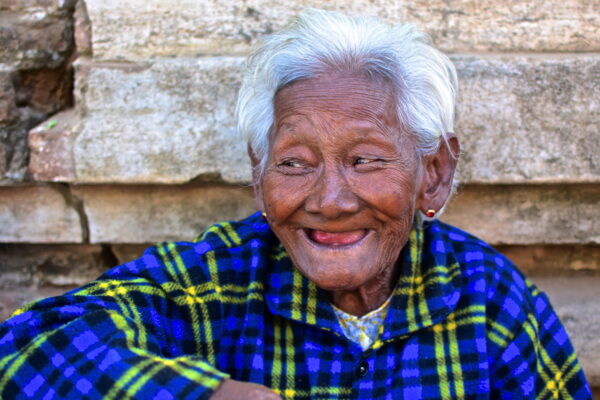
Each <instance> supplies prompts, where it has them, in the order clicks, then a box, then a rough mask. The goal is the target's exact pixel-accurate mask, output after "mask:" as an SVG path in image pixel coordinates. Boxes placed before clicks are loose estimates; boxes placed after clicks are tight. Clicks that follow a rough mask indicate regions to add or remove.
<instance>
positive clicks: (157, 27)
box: [87, 0, 600, 60]
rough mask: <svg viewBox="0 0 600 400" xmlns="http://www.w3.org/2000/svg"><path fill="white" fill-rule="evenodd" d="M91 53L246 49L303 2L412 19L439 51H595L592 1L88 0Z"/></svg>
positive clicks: (119, 55) (597, 34) (599, 44)
mask: <svg viewBox="0 0 600 400" xmlns="http://www.w3.org/2000/svg"><path fill="white" fill-rule="evenodd" d="M87 6H88V11H89V15H90V19H91V22H92V27H93V36H92V37H93V50H94V54H95V56H96V57H98V58H99V59H105V60H120V59H127V60H143V59H146V58H148V57H154V56H196V55H199V54H245V53H247V52H248V50H249V48H250V47H251V46H252V45H254V44H255V43H256V42H257V40H259V39H260V38H262V37H263V36H264V35H265V34H268V33H271V32H272V31H274V30H279V29H281V28H282V27H283V26H284V25H285V24H286V23H287V22H288V21H289V20H290V18H291V17H293V16H294V15H297V14H298V13H299V12H300V11H301V10H302V9H303V8H304V7H317V8H326V9H330V10H339V11H343V12H346V13H349V14H352V15H377V16H380V17H382V18H384V19H386V20H387V21H389V22H391V23H396V22H400V21H402V22H412V23H416V24H418V25H419V26H421V27H422V28H423V29H425V30H426V31H428V32H430V34H431V35H432V37H433V40H434V42H435V43H436V44H437V45H438V46H439V47H440V48H442V49H444V50H445V51H450V52H455V51H529V50H534V51H546V52H547V51H598V50H599V49H600V15H599V14H598V12H597V9H598V4H597V2H595V1H585V0H526V1H518V0H509V1H504V2H472V1H459V2H447V1H444V0H428V1H425V0H407V1H402V2H398V1H392V0H353V1H350V0H335V1H328V2H322V1H317V0H304V1H291V2H281V1H274V0H244V1H242V0H234V1H218V0H205V1H196V0H179V1H177V2H174V1H164V0H87Z"/></svg>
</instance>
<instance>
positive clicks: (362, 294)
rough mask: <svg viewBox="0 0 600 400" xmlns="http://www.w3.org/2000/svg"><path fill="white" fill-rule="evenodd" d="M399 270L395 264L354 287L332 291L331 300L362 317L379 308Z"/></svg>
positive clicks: (394, 282)
mask: <svg viewBox="0 0 600 400" xmlns="http://www.w3.org/2000/svg"><path fill="white" fill-rule="evenodd" d="M399 272H400V268H399V265H395V266H394V267H392V268H387V269H386V270H384V271H382V273H381V274H379V275H378V276H377V277H375V278H374V279H373V280H372V281H370V282H368V283H367V284H365V285H363V286H360V287H358V288H356V289H351V290H336V291H332V292H330V294H331V301H332V303H333V304H334V305H335V306H336V307H337V308H339V309H340V310H342V311H344V312H346V313H348V314H352V315H356V316H358V317H362V316H363V315H365V314H368V313H369V312H371V311H373V310H376V309H377V308H379V307H380V306H381V305H382V304H383V303H384V302H385V301H386V300H387V299H388V297H390V295H391V294H392V291H393V290H394V288H395V287H396V281H397V280H398V275H399Z"/></svg>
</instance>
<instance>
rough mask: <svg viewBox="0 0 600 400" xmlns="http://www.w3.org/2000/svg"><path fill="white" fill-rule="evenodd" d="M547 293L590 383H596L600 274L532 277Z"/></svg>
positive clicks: (598, 382)
mask: <svg viewBox="0 0 600 400" xmlns="http://www.w3.org/2000/svg"><path fill="white" fill-rule="evenodd" d="M533 281H534V282H535V283H536V284H537V285H538V286H539V287H540V289H542V290H543V291H545V292H546V293H547V294H548V297H549V298H550V300H551V301H552V305H553V307H554V309H555V310H556V313H557V314H558V316H559V318H560V320H561V321H562V323H563V325H564V326H565V329H566V330H567V332H568V333H569V337H570V338H571V341H572V343H573V346H574V347H575V350H576V351H577V355H578V357H579V361H580V362H581V366H582V367H583V370H584V372H585V374H586V377H587V379H588V381H589V382H590V384H591V386H600V357H598V355H599V354H600V336H599V335H598V332H600V313H599V312H598V311H599V310H600V308H599V307H598V299H600V277H595V278H592V277H571V278H567V277H561V278H535V279H534V280H533Z"/></svg>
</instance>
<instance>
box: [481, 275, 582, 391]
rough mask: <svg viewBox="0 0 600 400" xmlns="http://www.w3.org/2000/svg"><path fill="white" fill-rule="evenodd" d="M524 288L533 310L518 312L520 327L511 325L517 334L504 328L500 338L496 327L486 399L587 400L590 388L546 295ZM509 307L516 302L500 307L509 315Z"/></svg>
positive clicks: (499, 331) (533, 287) (529, 285)
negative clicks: (489, 383) (494, 350)
mask: <svg viewBox="0 0 600 400" xmlns="http://www.w3.org/2000/svg"><path fill="white" fill-rule="evenodd" d="M527 286H528V288H529V289H530V290H531V293H532V297H531V300H532V301H531V303H530V304H531V306H532V307H531V309H530V310H521V311H522V312H523V315H524V320H521V319H517V321H520V322H519V325H518V326H517V325H515V326H513V329H514V331H516V333H515V334H514V335H513V334H510V333H509V332H510V330H509V329H504V335H503V334H502V333H501V331H502V330H503V329H502V328H498V327H496V335H495V339H494V340H493V341H492V342H495V343H496V346H498V347H499V349H498V351H497V354H498V356H497V357H496V358H495V360H493V361H491V362H490V364H491V365H490V376H491V388H490V389H491V392H492V396H491V397H492V398H493V399H510V400H515V399H553V400H555V399H576V400H580V399H581V400H586V399H590V400H591V399H592V394H591V391H590V388H589V386H588V384H587V382H586V379H585V376H584V373H583V370H582V369H581V366H580V364H579V362H578V360H577V356H576V355H575V351H574V349H573V346H572V345H571V342H570V341H569V337H568V336H567V332H566V331H565V328H564V327H563V325H562V324H561V322H560V320H559V319H558V316H557V315H556V313H555V312H554V310H553V309H552V306H551V305H550V302H549V301H548V298H547V297H546V295H545V294H544V293H542V292H540V291H539V290H538V289H537V288H535V286H533V285H531V284H529V283H528V285H527ZM513 293H514V292H513ZM507 299H510V296H507ZM526 303H529V302H526ZM513 304H516V303H513V302H512V301H510V300H509V301H505V302H504V303H503V308H504V311H506V312H507V314H509V315H510V313H511V312H512V309H511V306H512V305H513ZM515 314H516V310H515ZM505 326H506V325H505ZM502 337H504V339H502ZM499 342H500V343H499Z"/></svg>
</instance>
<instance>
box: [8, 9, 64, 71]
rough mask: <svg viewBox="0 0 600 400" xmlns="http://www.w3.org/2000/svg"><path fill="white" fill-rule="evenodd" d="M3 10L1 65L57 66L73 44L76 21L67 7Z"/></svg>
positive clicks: (22, 66) (27, 66)
mask: <svg viewBox="0 0 600 400" xmlns="http://www.w3.org/2000/svg"><path fill="white" fill-rule="evenodd" d="M26 11H27V12H24V11H22V10H17V11H13V10H10V9H9V10H6V9H4V10H2V9H0V65H2V64H3V65H4V68H5V69H6V68H13V69H39V68H57V67H59V66H60V65H62V64H64V63H65V62H66V60H67V59H68V57H69V55H70V52H71V49H72V47H73V21H72V19H71V14H70V12H69V11H66V10H57V9H54V10H52V9H50V10H48V9H45V8H43V7H32V8H31V9H27V10H26Z"/></svg>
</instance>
